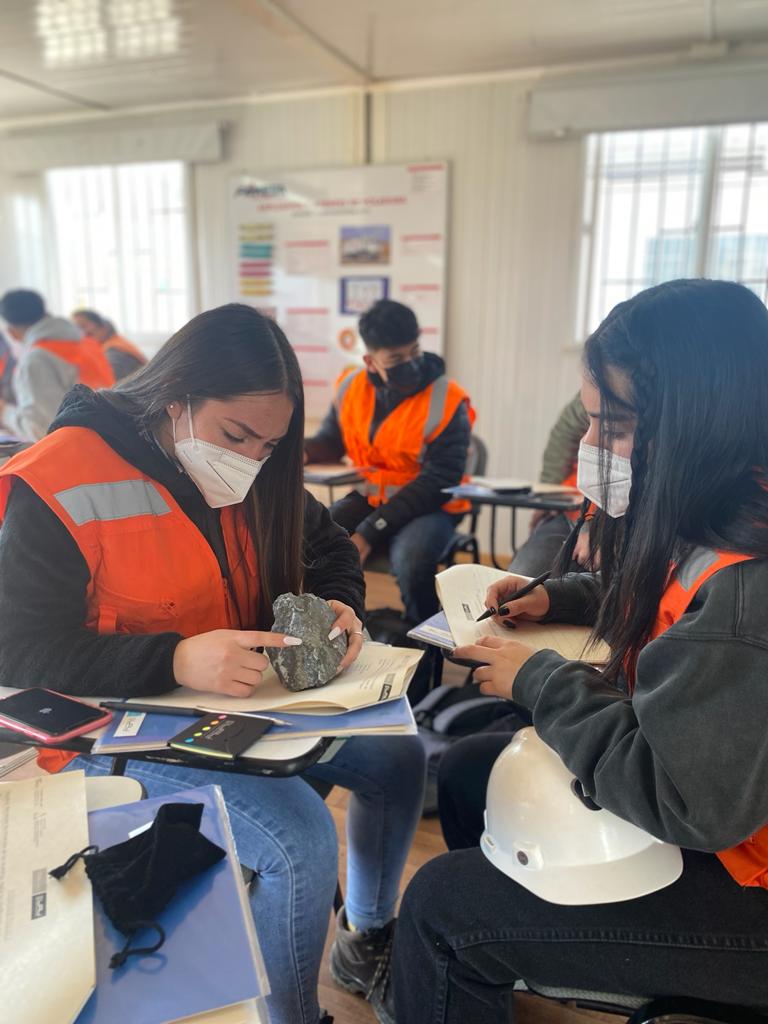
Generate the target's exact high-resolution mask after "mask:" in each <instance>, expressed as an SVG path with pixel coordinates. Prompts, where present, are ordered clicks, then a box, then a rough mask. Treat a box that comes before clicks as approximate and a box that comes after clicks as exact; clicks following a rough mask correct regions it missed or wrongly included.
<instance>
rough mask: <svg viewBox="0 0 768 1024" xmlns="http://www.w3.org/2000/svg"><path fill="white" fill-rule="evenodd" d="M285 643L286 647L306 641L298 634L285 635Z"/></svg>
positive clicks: (295, 645)
mask: <svg viewBox="0 0 768 1024" xmlns="http://www.w3.org/2000/svg"><path fill="white" fill-rule="evenodd" d="M283 643H284V644H285V646H286V647H298V646H299V645H300V644H303V643H304V641H303V640H301V639H300V638H299V637H297V636H284V637H283Z"/></svg>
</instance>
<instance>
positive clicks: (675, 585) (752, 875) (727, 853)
mask: <svg viewBox="0 0 768 1024" xmlns="http://www.w3.org/2000/svg"><path fill="white" fill-rule="evenodd" d="M752 558H753V556H752V555H738V554H734V553H733V552H731V551H713V550H711V549H710V548H695V549H694V550H693V551H692V552H691V553H690V555H688V557H687V558H686V560H685V561H684V562H683V563H682V565H680V566H678V567H677V568H676V569H675V570H674V571H673V573H672V575H671V576H670V579H669V582H668V584H667V589H666V590H665V591H664V595H663V596H662V599H661V602H660V604H659V610H658V612H657V614H656V623H655V624H654V627H653V632H652V634H651V639H655V638H656V637H658V636H661V634H662V633H665V632H666V631H667V630H668V629H669V628H670V626H673V625H674V624H675V623H676V622H678V621H679V620H680V619H681V618H682V617H683V615H685V613H686V611H687V610H688V608H689V607H690V604H691V601H693V599H694V597H695V596H696V593H697V592H698V591H699V589H700V588H701V587H702V586H703V585H704V583H706V581H707V580H708V579H711V578H712V576H714V575H715V573H716V572H719V571H720V570H721V569H725V568H727V567H728V566H730V565H738V564H740V563H741V562H748V561H751V560H752ZM717 856H718V857H719V858H720V861H721V863H722V864H723V866H724V867H725V869H726V870H727V871H728V874H729V875H730V876H731V877H732V878H733V879H734V880H735V881H736V882H738V883H739V885H746V886H762V887H763V888H764V889H768V824H766V825H764V826H763V827H762V828H761V829H759V830H758V831H757V832H755V833H754V835H751V836H749V838H748V839H745V840H744V841H743V842H742V843H738V844H737V845H736V846H732V847H730V849H728V850H721V851H719V852H718V854H717Z"/></svg>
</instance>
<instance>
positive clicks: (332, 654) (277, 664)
mask: <svg viewBox="0 0 768 1024" xmlns="http://www.w3.org/2000/svg"><path fill="white" fill-rule="evenodd" d="M272 611H273V612H274V613H275V624H274V626H273V627H272V630H273V631H274V632H275V633H286V634H287V635H288V636H297V637H300V639H302V640H303V641H304V643H303V644H302V645H301V646H300V647H271V648H267V654H268V655H269V660H270V661H271V662H272V668H273V669H274V670H275V672H276V673H277V675H278V678H279V679H280V682H281V683H282V684H283V686H285V687H286V688H287V689H288V690H311V689H313V688H314V687H317V686H325V684H326V683H329V682H330V681H331V679H333V677H334V676H335V675H336V673H337V672H338V671H339V665H340V664H341V660H342V658H343V657H344V655H345V654H346V653H347V634H346V633H342V634H341V636H337V637H336V639H335V640H329V639H328V634H329V633H330V631H331V630H332V629H333V623H334V622H335V621H336V614H335V612H334V611H333V609H332V608H331V606H330V605H329V604H328V602H327V601H324V600H323V599H322V598H321V597H315V595H314V594H300V595H299V596H298V597H297V596H296V594H281V595H280V597H278V598H276V600H275V602H274V603H273V605H272Z"/></svg>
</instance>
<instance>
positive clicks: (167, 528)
mask: <svg viewBox="0 0 768 1024" xmlns="http://www.w3.org/2000/svg"><path fill="white" fill-rule="evenodd" d="M94 344H95V343H94ZM14 479H19V480H24V481H25V483H26V484H27V485H28V486H29V487H31V488H32V490H33V491H34V492H35V493H36V494H37V496H38V497H39V498H40V499H42V501H44V502H45V503H46V505H48V507H49V508H50V509H51V510H52V511H53V512H54V514H55V515H56V516H57V517H58V518H59V519H60V520H61V522H62V523H63V524H64V526H65V527H66V528H67V530H69V532H70V534H71V535H72V537H73V538H74V540H75V543H76V544H77V546H78V548H79V549H80V552H81V554H82V556H83V558H84V559H85V561H86V562H87V564H88V569H89V571H90V580H89V582H88V588H87V592H86V608H87V611H86V623H85V625H86V628H87V629H92V630H94V631H96V632H99V633H164V632H174V633H181V634H182V636H185V637H187V636H195V635H197V634H198V633H206V632H208V631H209V630H212V629H241V628H243V627H244V626H247V625H248V624H249V623H248V622H241V620H240V615H241V614H242V615H244V616H248V615H249V612H250V611H251V610H253V609H255V606H256V596H257V594H258V570H257V565H256V553H255V550H254V547H253V542H252V540H251V537H250V533H249V531H248V528H247V524H246V520H245V515H244V514H243V511H242V508H241V507H240V506H233V507H228V508H224V509H222V510H221V525H222V531H223V534H224V542H225V546H226V552H227V561H228V563H229V567H230V581H229V583H228V582H227V580H226V579H225V578H223V577H222V575H221V570H220V567H219V563H218V561H217V559H216V556H215V554H214V553H213V551H212V549H211V547H210V545H209V544H208V542H207V541H206V539H205V538H204V537H203V535H202V533H200V531H199V530H198V528H197V527H196V526H195V525H194V523H193V522H192V521H191V520H190V519H189V518H188V517H187V516H186V515H185V514H184V513H183V512H182V510H181V508H180V507H179V505H178V504H177V502H176V501H175V500H174V499H173V498H172V497H171V494H170V492H169V491H168V490H167V489H166V488H165V487H163V486H162V485H161V484H159V483H156V482H155V481H154V480H152V479H151V478H150V477H148V476H146V474H144V473H142V472H140V470H138V469H136V467H135V466H132V465H131V464H130V463H129V462H127V461H126V460H125V459H123V458H122V457H121V456H119V455H118V454H117V453H116V452H115V451H113V449H112V448H110V447H109V445H108V444H107V443H106V441H104V440H103V439H102V438H101V437H100V436H99V435H98V434H97V433H95V431H93V430H88V429H86V428H84V427H62V428H61V429H59V430H56V431H54V432H53V433H52V434H49V435H48V436H47V437H45V438H44V439H43V440H42V441H38V442H37V444H35V445H33V446H32V447H31V448H28V449H27V450H26V451H23V452H20V453H19V454H18V455H17V456H15V457H14V458H12V459H10V460H9V461H8V462H7V463H6V464H5V465H4V466H3V467H2V468H0V523H2V520H3V518H4V517H5V509H6V507H7V504H8V495H9V494H10V491H11V487H12V486H13V481H14ZM230 587H231V588H232V590H233V591H234V594H232V593H231V591H230ZM233 597H234V600H233ZM75 756H76V755H75V754H71V753H69V752H68V751H62V750H49V749H47V748H44V749H43V750H41V751H40V754H39V756H38V764H39V765H40V767H41V768H44V769H45V770H46V771H48V772H52V773H55V772H58V771H61V769H62V768H64V767H65V766H66V765H67V764H68V763H69V761H71V760H72V758H73V757H75Z"/></svg>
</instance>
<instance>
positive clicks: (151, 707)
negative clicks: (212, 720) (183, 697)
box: [99, 700, 291, 725]
mask: <svg viewBox="0 0 768 1024" xmlns="http://www.w3.org/2000/svg"><path fill="white" fill-rule="evenodd" d="M99 707H100V708H106V709H107V710H108V711H137V712H144V714H148V715H178V716H182V717H184V718H205V716H206V715H210V714H212V713H213V712H211V711H205V710H203V708H188V707H171V705H169V704H138V703H136V704H126V703H125V701H122V700H103V701H101V703H100V704H99ZM238 713H239V714H245V715H247V714H252V715H253V717H254V718H266V719H269V721H270V722H274V724H275V725H290V724H291V723H290V722H286V720H285V719H284V718H275V717H274V715H262V713H261V712H260V711H257V712H249V711H241V712H238Z"/></svg>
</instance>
